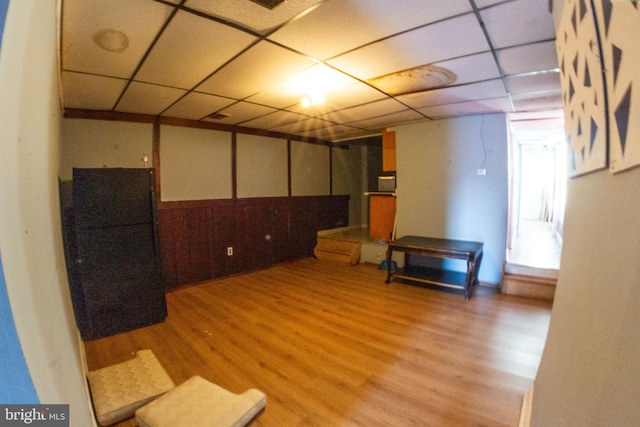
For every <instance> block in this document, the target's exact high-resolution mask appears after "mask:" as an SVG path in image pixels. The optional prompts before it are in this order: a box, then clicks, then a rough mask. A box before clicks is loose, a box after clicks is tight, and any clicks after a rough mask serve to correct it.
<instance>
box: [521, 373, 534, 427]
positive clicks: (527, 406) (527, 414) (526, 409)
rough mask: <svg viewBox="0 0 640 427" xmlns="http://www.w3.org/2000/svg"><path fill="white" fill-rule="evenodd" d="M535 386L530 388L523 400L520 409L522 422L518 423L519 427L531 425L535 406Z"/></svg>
mask: <svg viewBox="0 0 640 427" xmlns="http://www.w3.org/2000/svg"><path fill="white" fill-rule="evenodd" d="M533 386H534V384H533V383H532V384H531V387H530V388H529V391H527V392H526V393H525V395H524V397H523V398H522V407H521V408H520V420H519V421H518V427H529V426H530V425H531V410H532V406H533Z"/></svg>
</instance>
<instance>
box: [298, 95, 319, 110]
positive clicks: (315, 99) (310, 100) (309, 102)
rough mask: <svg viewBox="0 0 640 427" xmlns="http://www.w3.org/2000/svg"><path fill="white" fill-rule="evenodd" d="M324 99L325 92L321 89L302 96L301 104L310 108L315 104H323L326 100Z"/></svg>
mask: <svg viewBox="0 0 640 427" xmlns="http://www.w3.org/2000/svg"><path fill="white" fill-rule="evenodd" d="M324 99H325V96H324V93H322V92H319V91H313V92H311V93H309V95H307V96H305V97H304V98H302V100H301V101H300V104H302V106H303V107H305V108H309V107H311V106H313V105H320V104H322V103H323V102H324Z"/></svg>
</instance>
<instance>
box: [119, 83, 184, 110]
mask: <svg viewBox="0 0 640 427" xmlns="http://www.w3.org/2000/svg"><path fill="white" fill-rule="evenodd" d="M185 93H186V91H185V90H181V89H175V88H171V87H166V86H158V85H152V84H148V83H140V82H132V83H131V84H130V85H129V87H128V88H127V90H126V92H125V93H124V95H123V96H122V98H121V99H120V102H118V105H117V106H116V108H115V109H116V110H117V111H123V112H130V113H140V114H153V115H158V114H160V113H161V112H163V111H164V110H165V109H166V108H167V107H169V106H170V105H171V104H173V103H174V102H175V101H176V100H177V99H178V98H180V97H181V96H183V95H184V94H185Z"/></svg>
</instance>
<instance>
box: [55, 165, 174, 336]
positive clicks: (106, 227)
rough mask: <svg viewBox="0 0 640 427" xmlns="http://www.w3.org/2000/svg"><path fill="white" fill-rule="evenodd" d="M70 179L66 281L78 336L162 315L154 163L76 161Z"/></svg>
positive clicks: (123, 329)
mask: <svg viewBox="0 0 640 427" xmlns="http://www.w3.org/2000/svg"><path fill="white" fill-rule="evenodd" d="M72 185H73V190H72V192H73V208H72V209H73V214H72V221H73V230H74V233H73V236H72V240H75V242H72V246H73V248H72V250H71V251H69V252H71V253H70V254H69V253H68V254H67V262H68V263H72V265H71V266H68V267H69V272H70V280H69V281H70V287H71V294H72V302H73V306H74V311H75V315H76V321H77V324H78V328H79V329H80V334H81V336H82V338H83V339H84V340H92V339H97V338H102V337H106V336H110V335H115V334H119V333H122V332H127V331H131V330H133V329H137V328H141V327H145V326H149V325H152V324H155V323H159V322H162V321H163V320H164V319H165V318H166V317H167V307H166V300H165V292H164V286H163V283H162V277H161V273H160V271H161V270H160V259H159V248H158V238H157V229H156V225H157V224H156V220H155V219H156V216H157V215H156V206H155V204H156V203H155V193H154V170H153V169H133V168H130V169H124V168H101V169H74V170H73V184H72ZM67 246H69V245H67ZM70 255H71V256H70Z"/></svg>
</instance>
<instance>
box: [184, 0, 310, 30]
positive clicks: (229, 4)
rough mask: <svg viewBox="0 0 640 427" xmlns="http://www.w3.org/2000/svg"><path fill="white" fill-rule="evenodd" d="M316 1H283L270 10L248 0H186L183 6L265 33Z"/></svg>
mask: <svg viewBox="0 0 640 427" xmlns="http://www.w3.org/2000/svg"><path fill="white" fill-rule="evenodd" d="M317 3H320V0H296V1H285V2H284V3H281V4H280V5H278V6H277V7H275V8H274V9H272V10H267V9H265V8H264V7H262V6H260V5H258V4H256V3H254V2H252V1H249V0H216V1H211V0H188V1H187V2H186V3H185V6H186V7H189V8H192V9H195V10H198V11H200V12H204V13H206V14H208V15H211V16H216V17H220V18H223V19H225V20H226V21H229V22H232V23H234V24H239V25H242V26H243V27H245V28H248V29H250V30H252V31H255V32H256V33H259V34H262V35H265V34H268V33H269V32H271V31H273V30H274V29H276V28H277V27H279V26H281V25H282V24H283V23H285V22H287V21H289V20H290V19H292V18H294V17H295V16H297V15H299V14H301V13H303V12H304V11H306V10H307V9H309V8H310V7H312V6H313V5H315V4H317Z"/></svg>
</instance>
